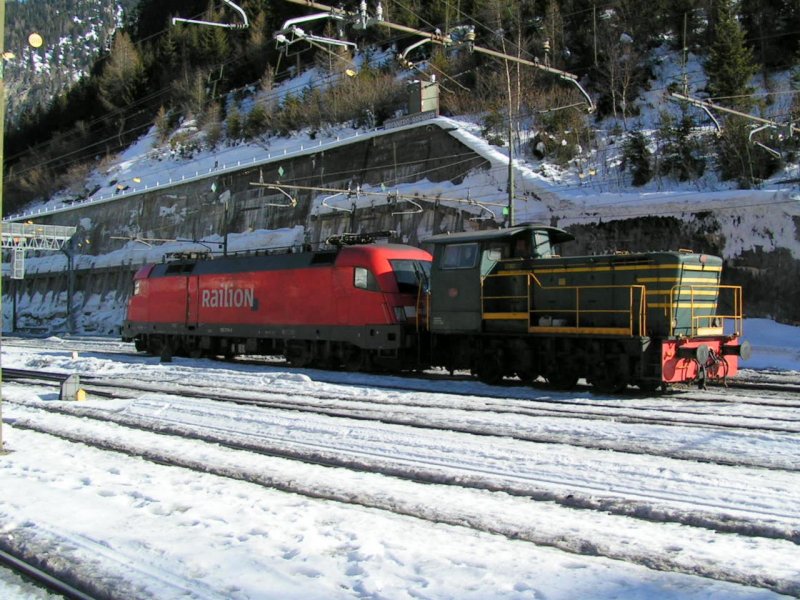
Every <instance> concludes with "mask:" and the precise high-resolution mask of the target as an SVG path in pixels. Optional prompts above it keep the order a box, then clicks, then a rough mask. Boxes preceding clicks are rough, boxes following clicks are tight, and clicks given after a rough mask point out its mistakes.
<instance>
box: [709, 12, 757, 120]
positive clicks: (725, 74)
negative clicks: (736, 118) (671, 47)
mask: <svg viewBox="0 0 800 600" xmlns="http://www.w3.org/2000/svg"><path fill="white" fill-rule="evenodd" d="M705 71H706V75H708V91H709V93H710V94H711V96H712V98H714V100H715V101H716V102H719V103H720V104H724V105H727V106H731V107H736V108H739V109H742V110H747V109H748V108H750V107H751V106H752V104H753V101H752V98H751V97H750V94H752V93H753V88H752V87H751V86H750V79H751V78H752V77H753V75H755V73H756V66H755V63H754V62H753V53H752V51H751V50H750V48H748V47H747V45H746V43H745V32H744V30H743V29H742V27H741V26H740V25H739V22H738V21H737V20H736V15H735V14H734V11H733V6H732V2H731V0H720V2H719V6H718V9H717V22H716V27H715V29H714V41H713V42H712V44H711V49H710V50H709V53H708V60H707V61H706V63H705Z"/></svg>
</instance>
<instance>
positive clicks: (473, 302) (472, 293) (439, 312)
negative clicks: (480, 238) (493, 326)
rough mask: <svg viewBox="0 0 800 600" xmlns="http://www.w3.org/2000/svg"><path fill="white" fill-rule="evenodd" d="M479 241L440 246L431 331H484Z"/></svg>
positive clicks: (438, 246)
mask: <svg viewBox="0 0 800 600" xmlns="http://www.w3.org/2000/svg"><path fill="white" fill-rule="evenodd" d="M480 267H481V264H480V244H479V243H478V242H466V243H452V244H440V245H437V246H436V248H435V251H434V259H433V271H434V272H435V273H434V274H433V275H432V277H431V281H432V288H431V291H432V294H431V319H430V322H431V331H434V332H438V333H455V332H476V331H480V330H481V273H480Z"/></svg>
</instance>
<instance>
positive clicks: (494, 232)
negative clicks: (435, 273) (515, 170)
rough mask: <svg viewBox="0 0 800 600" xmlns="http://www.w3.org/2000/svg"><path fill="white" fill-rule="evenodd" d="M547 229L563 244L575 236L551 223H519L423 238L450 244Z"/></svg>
mask: <svg viewBox="0 0 800 600" xmlns="http://www.w3.org/2000/svg"><path fill="white" fill-rule="evenodd" d="M534 230H535V231H547V232H548V233H549V234H550V240H551V241H552V242H553V243H554V244H561V243H563V242H570V241H572V240H574V239H575V238H574V237H573V236H572V234H570V233H567V232H566V231H564V230H563V229H559V228H558V227H550V226H549V225H536V224H526V225H517V226H516V227H507V228H505V229H487V230H485V231H462V232H460V233H440V234H439V235H434V236H431V237H429V238H426V239H424V240H422V243H424V244H449V243H452V242H456V243H458V242H482V241H486V240H504V239H508V238H512V237H514V236H516V235H519V234H520V233H524V232H529V231H534Z"/></svg>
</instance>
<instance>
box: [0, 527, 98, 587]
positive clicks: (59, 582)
mask: <svg viewBox="0 0 800 600" xmlns="http://www.w3.org/2000/svg"><path fill="white" fill-rule="evenodd" d="M0 565H2V566H4V567H6V568H9V569H11V570H12V571H14V572H15V573H19V574H20V575H22V576H23V577H25V578H26V579H28V580H30V581H32V582H33V583H35V584H36V585H38V586H41V587H43V588H45V589H47V590H49V591H50V592H53V593H55V594H59V595H60V596H62V597H64V598H67V599H68V600H94V598H95V596H93V595H91V593H87V592H85V591H84V590H82V589H78V588H77V587H75V585H74V584H72V583H69V582H67V581H65V579H67V576H66V575H63V574H62V575H59V574H57V573H55V572H53V570H52V569H46V568H43V567H42V566H39V565H36V564H34V562H33V557H28V556H25V555H22V554H21V552H20V551H19V550H18V549H17V548H15V547H13V545H12V544H9V540H8V537H7V536H0Z"/></svg>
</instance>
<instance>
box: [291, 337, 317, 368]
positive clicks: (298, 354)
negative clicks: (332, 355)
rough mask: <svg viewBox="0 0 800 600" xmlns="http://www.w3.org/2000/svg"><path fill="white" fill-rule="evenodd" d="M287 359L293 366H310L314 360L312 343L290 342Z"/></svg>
mask: <svg viewBox="0 0 800 600" xmlns="http://www.w3.org/2000/svg"><path fill="white" fill-rule="evenodd" d="M286 359H287V360H288V361H289V364H291V365H292V366H293V367H300V368H302V367H308V366H309V365H311V362H312V360H313V356H312V354H311V347H310V345H309V344H308V343H306V342H290V343H289V345H288V347H287V348H286Z"/></svg>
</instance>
